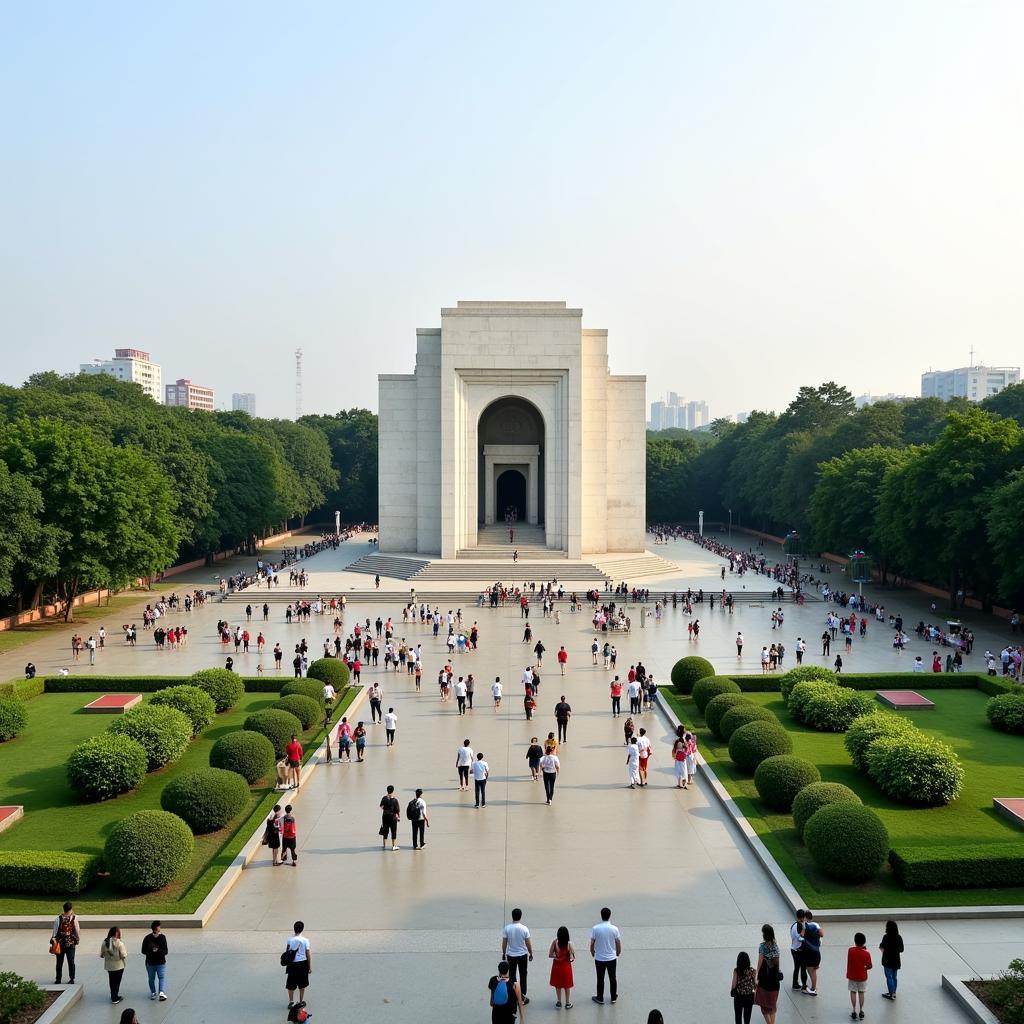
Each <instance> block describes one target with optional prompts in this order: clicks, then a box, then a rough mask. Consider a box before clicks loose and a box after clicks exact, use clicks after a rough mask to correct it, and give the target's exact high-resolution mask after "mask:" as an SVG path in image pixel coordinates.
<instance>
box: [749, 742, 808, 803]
mask: <svg viewBox="0 0 1024 1024" xmlns="http://www.w3.org/2000/svg"><path fill="white" fill-rule="evenodd" d="M815 782H821V772H819V771H818V769H817V768H816V767H815V766H814V765H813V764H811V762H810V761H805V760H804V759H803V758H802V757H794V756H793V755H792V754H776V755H774V756H773V757H766V758H765V759H764V760H763V761H762V762H761V763H760V764H759V765H758V766H757V770H756V771H755V772H754V785H755V786H756V787H757V793H758V796H760V797H761V799H762V800H763V801H764V802H765V803H766V804H767V805H768V806H769V807H773V808H774V809H775V810H777V811H788V810H790V808H792V806H793V800H794V799H795V797H796V795H797V794H798V793H799V792H800V791H801V790H802V789H804V788H805V787H806V786H810V785H811V784H812V783H815Z"/></svg>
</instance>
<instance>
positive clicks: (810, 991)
mask: <svg viewBox="0 0 1024 1024" xmlns="http://www.w3.org/2000/svg"><path fill="white" fill-rule="evenodd" d="M817 994H818V990H817V989H816V988H805V989H804V995H805V996H816V995H817Z"/></svg>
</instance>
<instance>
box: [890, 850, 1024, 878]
mask: <svg viewBox="0 0 1024 1024" xmlns="http://www.w3.org/2000/svg"><path fill="white" fill-rule="evenodd" d="M889 863H890V864H891V865H892V870H893V873H894V874H895V875H896V877H897V878H898V879H899V881H900V883H901V884H902V886H903V887H904V888H905V889H967V888H975V889H980V888H986V889H987V888H1001V887H1006V886H1016V885H1024V848H1022V844H1021V841H1020V840H1019V839H1018V840H1016V841H1015V842H1012V843H987V844H985V845H983V846H911V847H905V848H902V849H899V850H893V851H892V852H891V853H890V854H889Z"/></svg>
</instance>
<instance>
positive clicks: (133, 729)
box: [107, 704, 192, 772]
mask: <svg viewBox="0 0 1024 1024" xmlns="http://www.w3.org/2000/svg"><path fill="white" fill-rule="evenodd" d="M107 732H111V733H113V734H114V735H115V736H127V737H129V739H133V740H135V741H136V742H138V743H141V744H142V749H143V750H145V751H146V757H147V758H148V760H149V770H150V771H151V772H152V771H156V769H157V768H163V766H164V765H165V764H170V763H171V762H172V761H177V760H178V758H179V757H181V755H182V754H184V753H185V748H186V747H187V746H188V745H189V743H190V742H191V740H192V723H191V722H190V721H189V719H188V716H187V715H185V714H183V713H182V712H181V711H179V710H178V709H177V708H162V707H160V706H159V705H154V704H143V705H142V706H141V707H137V708H132V710H131V711H126V712H125V713H124V714H123V715H121V717H120V718H118V719H117V720H116V721H115V722H112V723H111V725H110V728H109V729H108V730H107Z"/></svg>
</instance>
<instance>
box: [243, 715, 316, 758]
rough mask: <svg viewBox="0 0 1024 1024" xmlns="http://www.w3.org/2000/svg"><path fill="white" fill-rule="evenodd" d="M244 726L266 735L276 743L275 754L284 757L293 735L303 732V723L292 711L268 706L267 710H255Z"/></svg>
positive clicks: (251, 730)
mask: <svg viewBox="0 0 1024 1024" xmlns="http://www.w3.org/2000/svg"><path fill="white" fill-rule="evenodd" d="M242 728H243V729H247V730H248V731H249V732H258V733H260V734H261V735H263V736H266V737H267V739H268V740H270V742H271V743H273V744H274V756H275V757H284V750H285V747H287V746H288V743H289V741H290V740H291V738H292V736H297V735H299V733H301V732H302V723H301V722H300V721H299V720H298V719H297V718H296V717H295V716H294V715H293V714H292V713H291V712H290V711H281V710H280V709H277V708H267V710H266V711H254V712H253V713H252V714H251V715H249V717H248V718H247V719H246V720H245V722H244V724H243V725H242Z"/></svg>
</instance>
